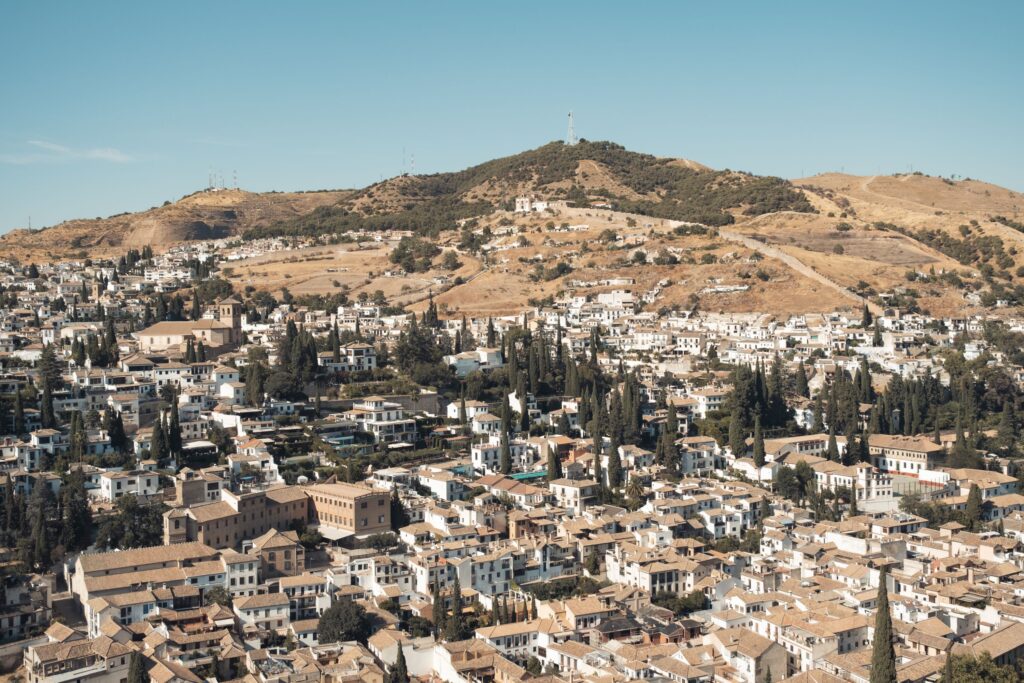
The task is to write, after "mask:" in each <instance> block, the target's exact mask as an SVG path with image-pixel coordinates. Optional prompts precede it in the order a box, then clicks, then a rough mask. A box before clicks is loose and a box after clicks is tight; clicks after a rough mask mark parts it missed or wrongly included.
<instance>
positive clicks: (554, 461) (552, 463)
mask: <svg viewBox="0 0 1024 683" xmlns="http://www.w3.org/2000/svg"><path fill="white" fill-rule="evenodd" d="M561 478H562V460H561V458H559V457H558V453H557V451H555V449H554V447H553V446H548V474H547V479H548V481H554V480H555V479H561Z"/></svg>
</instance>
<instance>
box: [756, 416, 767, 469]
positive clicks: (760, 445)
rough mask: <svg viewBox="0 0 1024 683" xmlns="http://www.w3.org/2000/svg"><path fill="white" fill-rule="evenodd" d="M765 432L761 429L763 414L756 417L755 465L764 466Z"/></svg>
mask: <svg viewBox="0 0 1024 683" xmlns="http://www.w3.org/2000/svg"><path fill="white" fill-rule="evenodd" d="M764 463H765V456H764V433H763V432H762V431H761V416H760V415H757V416H755V417H754V465H756V466H757V467H758V468H761V467H764Z"/></svg>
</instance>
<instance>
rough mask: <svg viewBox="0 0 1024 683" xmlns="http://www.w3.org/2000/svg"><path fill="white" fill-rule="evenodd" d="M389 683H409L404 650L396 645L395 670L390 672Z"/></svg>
mask: <svg viewBox="0 0 1024 683" xmlns="http://www.w3.org/2000/svg"><path fill="white" fill-rule="evenodd" d="M391 683H409V667H408V666H407V665H406V663H405V648H404V647H402V644H401V643H399V645H398V657H397V659H396V660H395V668H394V669H392V670H391Z"/></svg>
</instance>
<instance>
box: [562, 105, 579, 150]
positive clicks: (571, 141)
mask: <svg viewBox="0 0 1024 683" xmlns="http://www.w3.org/2000/svg"><path fill="white" fill-rule="evenodd" d="M577 142H579V141H578V140H577V139H576V128H575V126H573V123H572V112H569V134H568V135H567V136H566V137H565V144H567V145H570V146H572V145H575V144H576V143H577Z"/></svg>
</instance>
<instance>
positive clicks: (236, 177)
mask: <svg viewBox="0 0 1024 683" xmlns="http://www.w3.org/2000/svg"><path fill="white" fill-rule="evenodd" d="M231 178H232V180H233V181H234V185H235V189H236V190H237V189H238V171H232V172H231Z"/></svg>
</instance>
